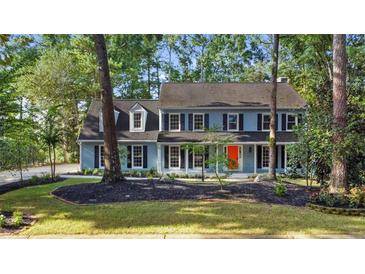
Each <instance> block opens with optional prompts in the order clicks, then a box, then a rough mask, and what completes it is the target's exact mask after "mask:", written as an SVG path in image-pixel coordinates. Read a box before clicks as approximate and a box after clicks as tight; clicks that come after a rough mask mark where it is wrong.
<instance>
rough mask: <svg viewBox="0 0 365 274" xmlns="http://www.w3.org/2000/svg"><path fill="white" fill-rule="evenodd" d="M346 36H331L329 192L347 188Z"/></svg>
mask: <svg viewBox="0 0 365 274" xmlns="http://www.w3.org/2000/svg"><path fill="white" fill-rule="evenodd" d="M346 66H347V57H346V36H345V35H344V34H335V35H334V36H333V145H334V150H333V159H332V180H331V184H330V191H331V192H338V191H340V190H341V189H346V188H347V167H346V156H345V153H344V152H343V149H342V144H343V142H344V139H345V132H344V131H345V129H346V115H347V94H346V74H347V73H346Z"/></svg>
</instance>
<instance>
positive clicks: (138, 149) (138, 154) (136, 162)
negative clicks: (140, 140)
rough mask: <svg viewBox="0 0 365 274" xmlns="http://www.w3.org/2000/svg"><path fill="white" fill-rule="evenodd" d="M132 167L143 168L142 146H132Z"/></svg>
mask: <svg viewBox="0 0 365 274" xmlns="http://www.w3.org/2000/svg"><path fill="white" fill-rule="evenodd" d="M132 168H143V146H141V145H133V146H132Z"/></svg>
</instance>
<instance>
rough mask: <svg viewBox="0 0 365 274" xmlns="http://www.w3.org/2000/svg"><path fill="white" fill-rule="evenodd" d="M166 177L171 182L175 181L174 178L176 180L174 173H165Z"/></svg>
mask: <svg viewBox="0 0 365 274" xmlns="http://www.w3.org/2000/svg"><path fill="white" fill-rule="evenodd" d="M166 175H167V177H168V178H169V179H170V180H171V181H175V178H176V174H175V173H167V174H166Z"/></svg>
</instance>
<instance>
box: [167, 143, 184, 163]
mask: <svg viewBox="0 0 365 274" xmlns="http://www.w3.org/2000/svg"><path fill="white" fill-rule="evenodd" d="M171 147H178V148H179V149H178V151H179V166H178V167H171ZM180 152H181V151H180V146H179V145H169V169H180V167H181V163H180V162H181V155H180Z"/></svg>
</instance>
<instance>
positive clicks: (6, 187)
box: [0, 178, 65, 195]
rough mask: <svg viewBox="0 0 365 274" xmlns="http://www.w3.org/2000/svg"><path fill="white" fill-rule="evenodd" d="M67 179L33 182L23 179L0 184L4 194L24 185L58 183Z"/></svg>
mask: <svg viewBox="0 0 365 274" xmlns="http://www.w3.org/2000/svg"><path fill="white" fill-rule="evenodd" d="M63 180H65V178H56V179H55V181H52V180H51V179H39V180H38V181H36V182H32V181H31V180H23V181H17V182H12V183H8V184H5V185H0V195H1V194H4V193H6V192H9V191H13V190H17V189H20V188H23V187H28V186H39V185H45V184H51V183H57V182H61V181H63Z"/></svg>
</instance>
